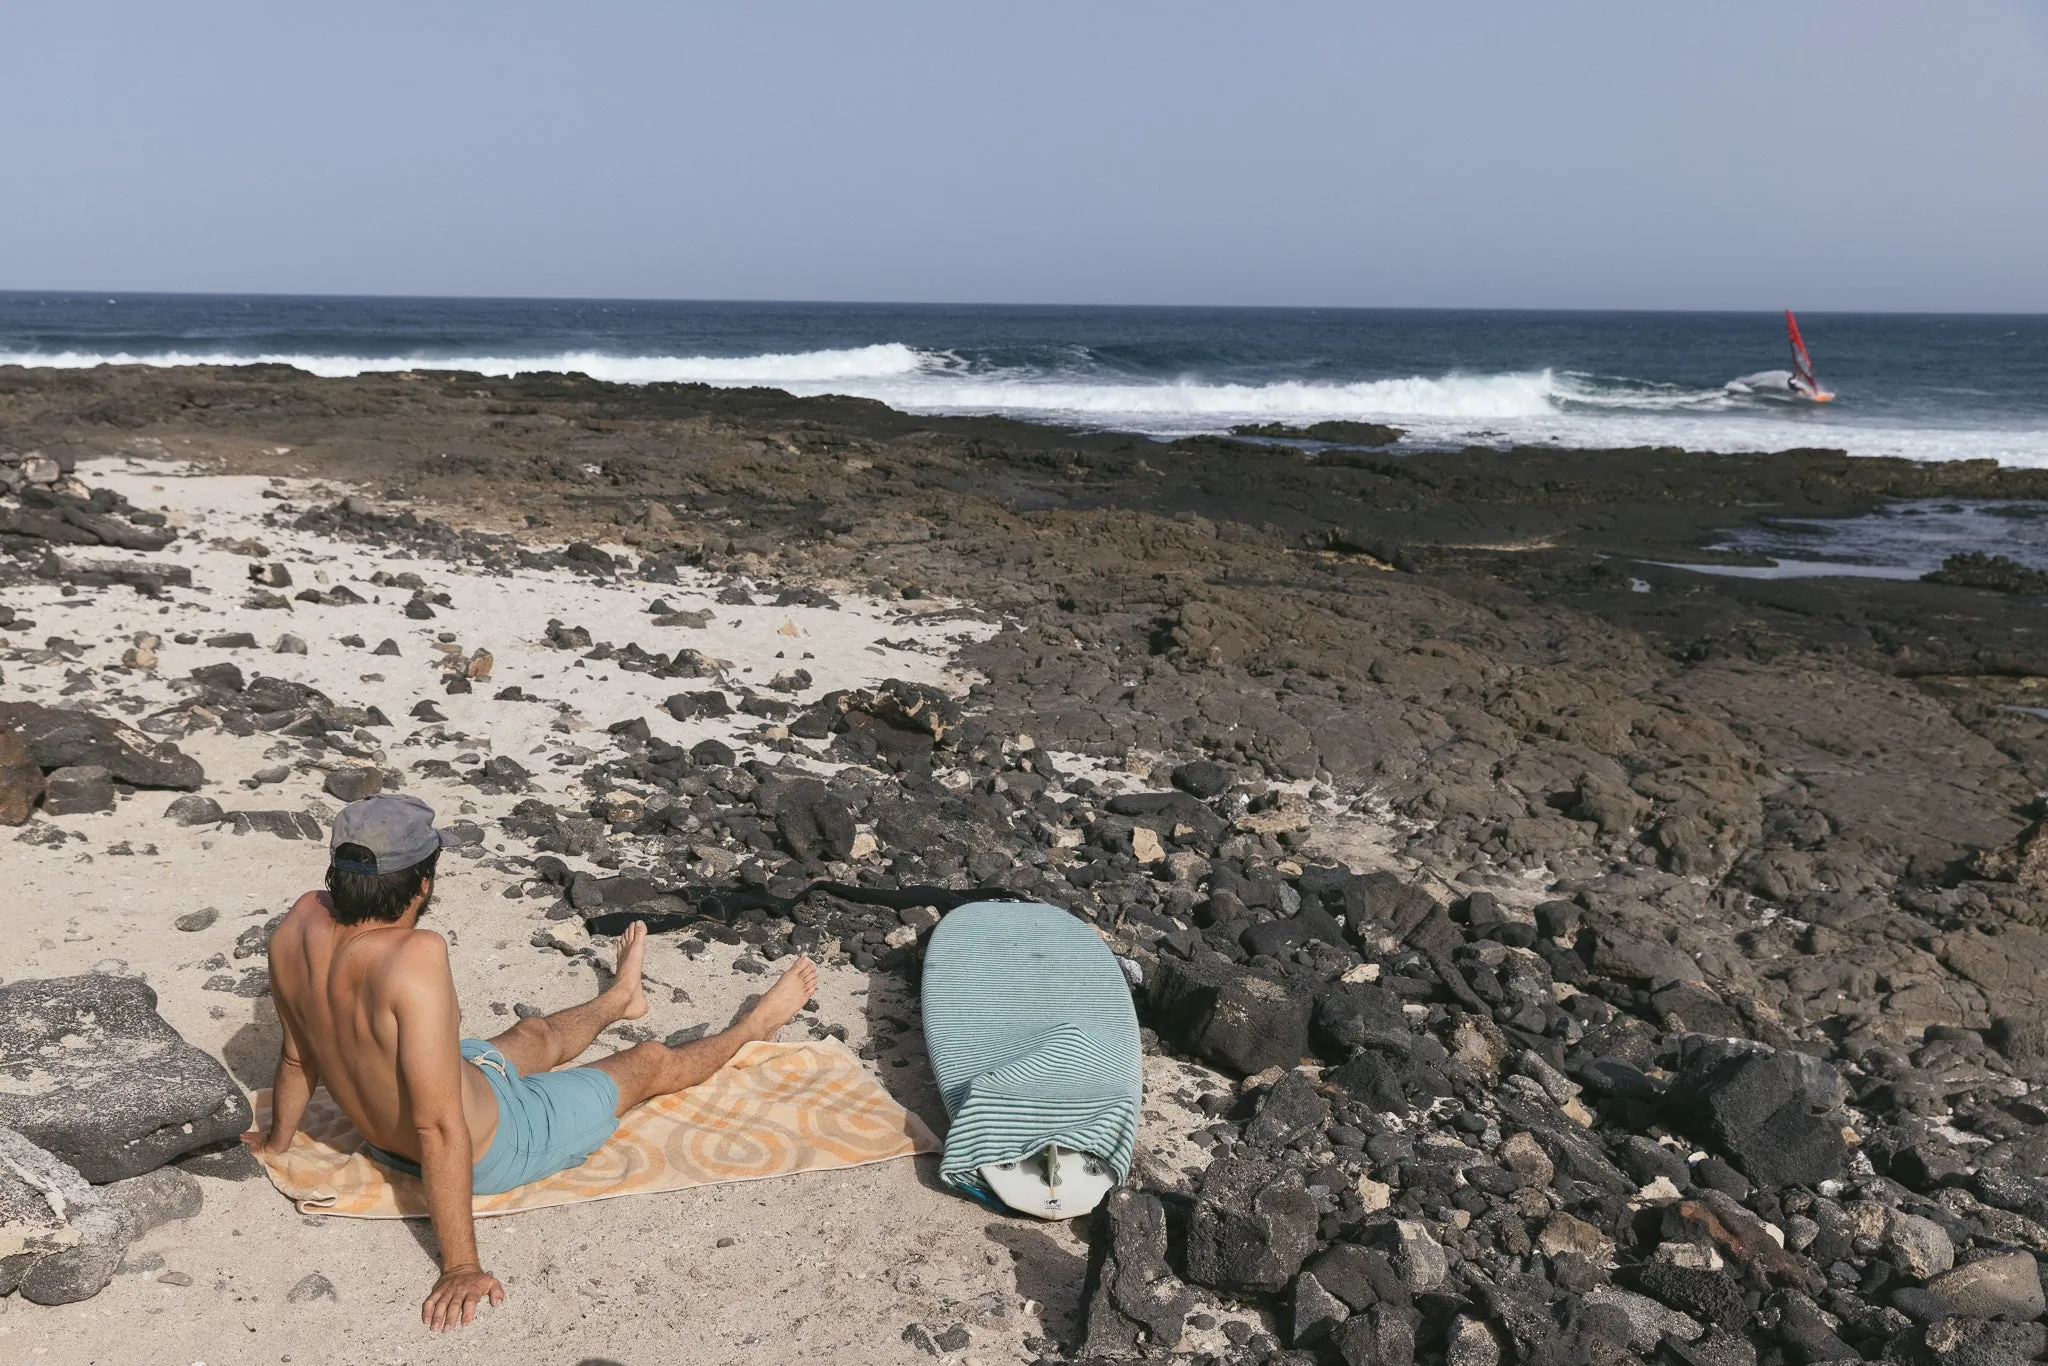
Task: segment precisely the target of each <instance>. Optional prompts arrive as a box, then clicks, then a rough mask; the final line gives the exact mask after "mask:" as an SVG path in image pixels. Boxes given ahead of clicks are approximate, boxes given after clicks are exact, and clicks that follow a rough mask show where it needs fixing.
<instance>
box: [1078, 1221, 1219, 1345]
mask: <svg viewBox="0 0 2048 1366" xmlns="http://www.w3.org/2000/svg"><path fill="white" fill-rule="evenodd" d="M1097 1218H1098V1220H1099V1224H1100V1228H1101V1230H1102V1233H1103V1234H1104V1235H1105V1236H1104V1237H1103V1238H1102V1239H1100V1240H1098V1241H1099V1242H1100V1243H1106V1244H1107V1246H1108V1251H1107V1252H1106V1253H1105V1254H1104V1255H1103V1258H1102V1261H1101V1264H1100V1265H1099V1266H1098V1267H1097V1268H1096V1272H1095V1275H1094V1277H1093V1283H1092V1284H1091V1285H1090V1286H1089V1289H1088V1298H1087V1304H1088V1338H1087V1345H1086V1346H1085V1347H1084V1349H1083V1350H1084V1351H1085V1352H1086V1353H1087V1355H1089V1356H1091V1357H1094V1356H1123V1355H1127V1354H1129V1353H1130V1352H1132V1351H1133V1350H1134V1349H1135V1348H1136V1347H1137V1345H1138V1344H1139V1342H1140V1341H1142V1340H1145V1339H1147V1338H1149V1339H1150V1341H1151V1342H1152V1343H1154V1344H1155V1345H1157V1346H1160V1347H1164V1348H1166V1349H1167V1350H1169V1351H1170V1350H1172V1349H1173V1348H1174V1347H1175V1346H1177V1345H1179V1343H1180V1339H1181V1333H1182V1330H1183V1329H1184V1328H1185V1326H1186V1323H1187V1316H1188V1314H1189V1312H1190V1311H1191V1310H1193V1309H1194V1307H1195V1304H1196V1303H1197V1300H1196V1296H1195V1293H1194V1292H1193V1291H1192V1290H1190V1289H1188V1287H1187V1286H1186V1285H1185V1284H1184V1283H1183V1282H1182V1281H1181V1279H1180V1277H1178V1276H1176V1275H1174V1274H1173V1271H1172V1269H1171V1268H1170V1267H1168V1266H1167V1264H1166V1207H1165V1206H1164V1205H1163V1204H1161V1203H1160V1200H1159V1197H1158V1196H1156V1195H1141V1194H1139V1193H1138V1192H1136V1191H1128V1190H1120V1191H1115V1192H1112V1193H1111V1195H1110V1197H1109V1198H1108V1199H1107V1200H1105V1201H1103V1203H1102V1213H1101V1214H1100V1215H1098V1216H1097Z"/></svg>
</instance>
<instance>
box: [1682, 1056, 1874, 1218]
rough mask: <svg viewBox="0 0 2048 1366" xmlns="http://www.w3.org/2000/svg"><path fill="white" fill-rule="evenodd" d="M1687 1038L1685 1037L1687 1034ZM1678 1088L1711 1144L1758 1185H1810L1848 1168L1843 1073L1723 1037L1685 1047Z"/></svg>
mask: <svg viewBox="0 0 2048 1366" xmlns="http://www.w3.org/2000/svg"><path fill="white" fill-rule="evenodd" d="M1688 1042H1689V1043H1691V1042H1692V1041H1691V1040H1688ZM1684 1061H1685V1065H1684V1068H1683V1074H1684V1083H1683V1085H1682V1087H1681V1088H1680V1090H1681V1091H1682V1093H1683V1095H1684V1097H1685V1099H1686V1102H1687V1103H1688V1104H1690V1105H1692V1106H1694V1107H1696V1108H1697V1109H1698V1111H1699V1112H1700V1114H1701V1116H1702V1118H1703V1119H1704V1121H1705V1124H1706V1129H1707V1133H1708V1135H1709V1136H1710V1137H1711V1138H1712V1139H1713V1141H1714V1144H1715V1146H1717V1147H1718V1148H1720V1149H1721V1151H1722V1152H1724V1153H1726V1154H1728V1156H1729V1157H1731V1158H1733V1159H1734V1161H1735V1165H1736V1166H1738V1167H1740V1168H1741V1169H1742V1171H1743V1173H1744V1174H1745V1175H1747V1176H1748V1177H1749V1178H1750V1179H1751V1180H1753V1181H1756V1182H1757V1183H1759V1184H1760V1185H1764V1186H1770V1187H1778V1186H1815V1185H1818V1184H1820V1183H1821V1182H1822V1181H1826V1180H1830V1179H1833V1178H1838V1177H1841V1176H1842V1175H1844V1174H1845V1173H1846V1172H1847V1171H1848V1167H1849V1145H1848V1144H1847V1143H1846V1142H1844V1141H1843V1138H1842V1124H1841V1118H1840V1116H1839V1114H1838V1113H1837V1110H1838V1107H1839V1106H1840V1105H1841V1103H1842V1099H1843V1087H1842V1078H1841V1076H1840V1074H1839V1073H1837V1072H1836V1071H1835V1069H1834V1068H1833V1067H1831V1066H1830V1065H1829V1064H1828V1063H1826V1062H1825V1061H1823V1060H1822V1059H1820V1058H1815V1057H1810V1056H1808V1055H1807V1054H1804V1053H1796V1052H1793V1051H1791V1050H1782V1051H1779V1052H1775V1053H1772V1052H1766V1051H1744V1050H1739V1049H1737V1048H1734V1047H1732V1046H1729V1045H1727V1044H1726V1043H1724V1042H1723V1041H1720V1040H1713V1041H1705V1040H1702V1041H1699V1044H1698V1045H1697V1046H1694V1047H1692V1048H1690V1049H1689V1050H1688V1054H1687V1056H1686V1057H1685V1060H1684Z"/></svg>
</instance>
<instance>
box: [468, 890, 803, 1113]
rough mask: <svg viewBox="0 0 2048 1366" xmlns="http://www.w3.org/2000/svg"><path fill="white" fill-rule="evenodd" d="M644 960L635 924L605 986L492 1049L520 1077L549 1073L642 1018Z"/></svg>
mask: <svg viewBox="0 0 2048 1366" xmlns="http://www.w3.org/2000/svg"><path fill="white" fill-rule="evenodd" d="M646 957H647V927H646V926H645V925H643V924H641V923H639V922H638V921H635V922H634V923H632V924H631V925H628V926H627V927H626V932H625V933H624V934H622V935H620V936H619V953H618V967H617V968H616V969H615V970H614V972H613V977H612V984H611V985H610V986H609V987H606V988H605V989H604V990H603V991H602V992H600V993H598V995H597V997H596V998H595V999H594V1000H589V1001H585V1002H584V1003H583V1004H582V1005H580V1006H571V1007H569V1009H567V1010H558V1011H556V1012H555V1013H554V1014H552V1015H536V1016H533V1017H532V1018H531V1019H525V1020H521V1021H520V1022H519V1023H518V1024H516V1025H513V1026H512V1027H511V1028H510V1029H508V1030H506V1031H505V1032H504V1033H503V1034H500V1035H498V1037H497V1038H495V1039H492V1040H491V1045H492V1047H494V1048H496V1049H497V1050H498V1051H499V1052H500V1053H503V1054H504V1055H505V1057H506V1058H507V1059H509V1060H510V1061H511V1063H512V1065H513V1066H514V1067H516V1068H518V1069H519V1074H520V1075H521V1076H523V1077H526V1076H533V1075H535V1074H536V1073H540V1072H552V1071H554V1070H555V1069H556V1068H557V1067H560V1066H561V1065H562V1064H563V1063H565V1062H568V1061H570V1060H571V1059H572V1058H574V1057H575V1056H576V1055H577V1054H579V1053H581V1052H582V1051H583V1050H584V1049H586V1048H588V1047H590V1045H591V1042H592V1040H594V1039H596V1038H597V1036H598V1034H599V1033H600V1032H602V1031H603V1030H605V1029H608V1028H610V1027H611V1026H612V1025H615V1024H617V1023H618V1022H619V1021H620V1020H637V1019H639V1018H640V1017H641V1016H642V1015H645V1014H646V1013H647V994H646V992H645V990H644V989H643V988H642V986H641V983H640V968H641V964H642V963H643V962H644V961H645V959H646ZM798 1004H799V1005H801V1004H802V1002H798Z"/></svg>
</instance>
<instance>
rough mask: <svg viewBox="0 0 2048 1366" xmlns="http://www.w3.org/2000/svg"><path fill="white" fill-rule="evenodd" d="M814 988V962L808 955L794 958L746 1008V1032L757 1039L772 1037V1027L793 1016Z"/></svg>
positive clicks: (774, 1028) (816, 969) (775, 1028)
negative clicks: (780, 977)
mask: <svg viewBox="0 0 2048 1366" xmlns="http://www.w3.org/2000/svg"><path fill="white" fill-rule="evenodd" d="M817 989H818V965H817V964H816V963H813V962H812V961H811V960H810V959H808V958H799V959H797V960H796V965H795V966H794V967H792V968H791V969H790V970H789V971H788V972H785V973H783V974H782V980H781V981H779V982H777V983H776V984H775V985H774V986H772V987H770V988H768V990H767V992H766V993H765V994H764V995H763V996H762V997H761V999H760V1001H759V1002H758V1003H757V1004H756V1005H755V1006H754V1008H753V1009H752V1010H750V1011H748V1012H747V1019H746V1027H747V1032H748V1033H749V1034H752V1035H753V1036H754V1037H755V1038H757V1039H763V1040H766V1039H772V1038H774V1037H775V1031H776V1030H778V1029H780V1028H782V1027H783V1026H784V1025H786V1024H788V1023H789V1022H790V1021H791V1020H793V1019H795V1018H796V1013H797V1012H798V1011H799V1010H802V1009H803V1008H804V1002H806V1001H808V1000H810V999H811V993H812V992H814V991H816V990H817Z"/></svg>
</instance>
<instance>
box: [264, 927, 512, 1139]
mask: <svg viewBox="0 0 2048 1366" xmlns="http://www.w3.org/2000/svg"><path fill="white" fill-rule="evenodd" d="M332 910H333V906H332V902H331V901H330V900H329V897H328V894H327V893H326V892H308V893H306V894H305V895H304V896H302V897H300V898H299V900H298V903H297V904H296V905H294V906H293V907H292V909H291V913H290V914H288V915H287V916H285V918H284V923H283V924H281V925H279V926H278V927H277V930H276V931H275V932H274V933H273V934H272V935H271V939H270V990H271V996H272V999H273V1000H275V1002H276V1003H277V1013H278V1019H279V1021H280V1022H281V1023H282V1024H283V1025H284V1028H285V1046H286V1051H287V1053H289V1052H290V1051H291V1048H292V1045H293V1044H300V1045H302V1046H303V1047H304V1049H305V1050H306V1053H307V1056H306V1057H304V1058H303V1059H302V1061H303V1062H306V1063H310V1064H311V1065H312V1067H313V1069H314V1071H315V1072H316V1074H317V1075H318V1076H319V1077H320V1079H321V1081H322V1083H323V1084H324V1085H325V1086H326V1087H327V1094H328V1095H330V1096H332V1097H333V1098H334V1103H335V1104H336V1105H339V1106H340V1107H341V1108H342V1110H343V1111H345V1112H346V1113H347V1115H348V1117H349V1118H350V1119H351V1120H353V1121H354V1122H355V1126H356V1128H357V1130H359V1131H360V1132H361V1133H362V1135H363V1137H365V1138H367V1139H368V1140H370V1142H372V1143H374V1144H376V1145H377V1146H378V1147H379V1148H382V1149H384V1150H385V1151H386V1152H391V1153H397V1154H399V1155H400V1156H402V1157H408V1158H411V1159H412V1160H413V1161H415V1162H417V1161H419V1158H420V1151H419V1139H418V1130H417V1126H416V1122H415V1119H414V1115H413V1105H412V1099H411V1096H410V1095H409V1094H408V1092H407V1090H406V1087H405V1084H404V1079H403V1076H402V1074H401V1071H400V1067H399V1048H400V1038H399V1003H400V1000H401V998H402V997H407V996H411V997H414V998H418V997H422V996H426V997H431V996H434V995H438V994H439V992H438V987H439V985H440V981H439V979H442V978H446V979H447V998H448V1000H449V1002H450V1003H451V1004H452V1003H453V1001H454V994H455V984H454V980H453V978H452V977H451V976H450V975H449V968H448V944H447V941H446V940H444V939H442V938H441V936H440V935H438V934H435V933H434V932H433V931H432V930H422V929H419V928H417V927H415V928H411V929H406V928H402V927H400V926H398V925H384V924H377V925H375V926H374V927H372V926H354V925H343V924H341V923H340V922H338V921H337V920H335V918H334V916H333V914H332ZM414 1003H418V1002H417V1001H415V1002H414ZM437 1013H438V1012H437ZM457 1018H459V1016H458V1017H457ZM458 1041H459V1039H458V1033H457V1032H456V1031H452V1030H451V1031H450V1032H449V1033H448V1037H447V1039H446V1041H445V1042H446V1044H447V1046H448V1047H449V1048H450V1049H453V1048H455V1047H456V1046H457V1043H458ZM457 1076H458V1077H459V1078H460V1081H459V1083H458V1085H459V1086H460V1089H461V1097H462V1111H463V1115H464V1117H465V1118H466V1119H467V1120H468V1121H469V1138H470V1148H471V1152H470V1160H471V1161H472V1162H474V1161H475V1160H476V1159H477V1158H479V1157H481V1156H483V1154H484V1153H485V1152H486V1151H487V1150H488V1149H489V1148H490V1146H491V1140H492V1138H493V1137H495V1136H496V1133H497V1127H498V1101H497V1098H496V1097H495V1096H494V1095H492V1094H491V1088H490V1084H489V1083H488V1082H487V1081H485V1079H484V1075H483V1073H482V1071H480V1070H479V1069H478V1068H477V1066H476V1065H475V1064H474V1063H470V1062H463V1063H461V1065H460V1067H459V1068H458V1069H457Z"/></svg>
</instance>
